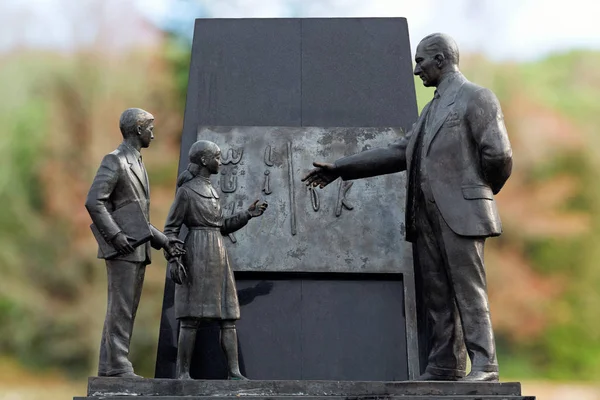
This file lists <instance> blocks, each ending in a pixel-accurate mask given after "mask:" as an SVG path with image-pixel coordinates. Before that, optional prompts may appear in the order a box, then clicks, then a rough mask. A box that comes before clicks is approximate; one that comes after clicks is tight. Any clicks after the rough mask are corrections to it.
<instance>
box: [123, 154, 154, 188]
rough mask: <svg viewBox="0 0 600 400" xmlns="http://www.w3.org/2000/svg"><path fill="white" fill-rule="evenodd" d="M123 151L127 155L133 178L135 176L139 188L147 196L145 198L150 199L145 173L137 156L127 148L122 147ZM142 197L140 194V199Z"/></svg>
mask: <svg viewBox="0 0 600 400" xmlns="http://www.w3.org/2000/svg"><path fill="white" fill-rule="evenodd" d="M122 149H123V152H124V153H125V158H126V160H127V163H128V164H129V169H130V170H131V172H132V174H133V176H135V178H136V179H137V181H138V183H139V187H140V188H141V189H142V192H143V194H145V196H146V197H148V189H147V187H146V184H145V183H144V179H145V176H144V172H143V171H142V169H141V168H140V164H139V163H138V160H137V159H136V157H135V155H134V154H133V153H132V152H131V150H129V149H128V148H127V146H122ZM141 195H142V193H140V197H141Z"/></svg>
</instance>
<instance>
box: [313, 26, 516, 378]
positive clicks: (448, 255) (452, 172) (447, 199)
mask: <svg viewBox="0 0 600 400" xmlns="http://www.w3.org/2000/svg"><path fill="white" fill-rule="evenodd" d="M458 59H459V53H458V47H457V45H456V43H455V42H454V40H453V39H452V38H450V37H449V36H447V35H445V34H440V33H435V34H432V35H429V36H427V37H425V38H424V39H423V40H421V42H420V43H419V45H418V47H417V52H416V55H415V63H416V66H415V70H414V74H415V75H418V76H419V77H420V78H421V80H422V81H423V85H424V86H427V87H431V86H434V87H436V88H437V90H436V91H435V95H434V98H433V99H432V100H431V101H430V102H429V103H428V104H427V105H426V106H425V108H424V109H423V112H422V113H421V115H420V117H419V119H418V120H417V122H416V123H415V125H413V128H412V130H411V131H410V132H409V133H408V134H407V135H406V136H405V137H404V138H402V139H400V140H398V141H396V142H394V143H392V144H390V145H389V146H388V147H387V148H377V149H372V150H368V151H364V152H362V153H359V154H355V155H352V156H348V157H344V158H341V159H339V160H337V161H335V163H334V164H326V163H318V162H315V163H314V166H315V167H316V168H315V169H313V170H311V171H310V172H309V173H308V174H307V175H306V176H304V177H303V178H302V180H303V181H306V182H307V185H313V186H320V187H321V188H323V187H324V186H326V185H327V184H329V183H331V182H332V181H334V180H335V179H337V178H338V177H341V178H342V179H344V180H348V179H358V178H366V177H371V176H376V175H382V174H389V173H393V172H399V171H404V170H407V171H408V179H407V186H408V191H407V196H406V199H407V200H406V240H408V241H410V242H412V243H413V246H414V248H415V250H416V256H417V258H418V272H417V273H419V274H420V276H421V279H422V282H423V291H424V298H425V306H426V309H427V312H428V317H429V318H430V320H431V321H432V329H431V335H430V343H429V344H430V351H429V356H428V363H427V368H426V370H425V373H424V374H422V375H421V376H420V377H419V379H420V380H458V379H461V378H462V380H467V381H498V362H497V360H496V349H495V343H494V334H493V331H492V323H491V319H490V309H489V303H488V298H487V293H486V278H485V268H484V263H483V248H484V243H485V239H486V238H487V237H490V236H498V235H500V234H501V232H502V226H501V223H500V217H499V215H498V210H497V208H496V203H495V201H494V196H493V195H494V194H497V193H498V192H499V191H500V189H502V186H503V185H504V183H505V182H506V180H507V179H508V177H509V176H510V173H511V170H512V150H511V146H510V142H509V140H508V135H507V133H506V127H505V126H504V121H503V116H502V111H501V109H500V104H499V102H498V100H497V98H496V96H495V95H494V94H493V93H492V92H491V91H490V90H488V89H485V88H482V87H480V86H477V85H475V84H474V83H471V82H469V81H468V80H467V79H466V78H465V77H464V76H463V75H462V74H461V73H460V71H459V69H458ZM465 348H466V352H465ZM467 352H468V355H469V357H470V359H471V364H472V368H471V372H470V373H469V375H467V376H466V377H465V372H466V371H465V369H466V353H467Z"/></svg>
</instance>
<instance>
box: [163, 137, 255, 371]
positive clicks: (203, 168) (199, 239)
mask: <svg viewBox="0 0 600 400" xmlns="http://www.w3.org/2000/svg"><path fill="white" fill-rule="evenodd" d="M189 159H190V164H189V165H188V167H187V170H185V171H184V172H183V173H182V174H181V175H180V176H179V178H178V179H177V194H176V196H175V201H174V202H173V205H172V206H171V210H170V211H169V216H168V217H167V222H166V224H165V230H164V233H165V234H166V235H167V237H178V236H179V231H180V229H181V226H182V225H185V226H186V227H187V228H188V229H189V233H188V234H187V237H186V239H185V245H184V248H185V250H186V253H185V255H184V256H183V257H182V259H181V262H180V261H179V259H178V258H177V259H174V258H171V259H170V260H169V264H170V267H171V278H172V279H173V280H174V281H175V283H177V285H176V287H175V314H176V317H177V319H178V320H179V322H180V330H179V342H178V352H177V377H178V378H179V379H191V377H190V364H191V361H192V353H193V351H194V344H195V341H196V331H197V329H198V325H199V323H200V320H201V319H211V320H219V321H220V323H221V346H222V348H223V350H224V352H225V355H226V357H227V363H228V366H229V379H247V378H245V377H244V376H243V375H242V374H241V372H240V367H239V361H238V348H237V332H236V329H235V320H237V319H239V318H240V307H239V303H238V297H237V292H236V286H235V281H234V277H233V271H232V269H231V265H230V264H229V259H228V257H227V251H226V250H225V246H224V243H223V236H224V235H227V234H229V233H232V232H235V231H237V230H238V229H240V228H242V227H244V226H245V225H246V224H247V223H248V220H250V219H251V218H254V217H259V216H261V215H262V214H263V212H264V211H265V210H266V208H267V204H266V203H264V202H260V203H259V201H258V200H256V201H255V202H254V203H253V204H252V205H251V206H250V207H249V208H248V210H246V211H243V212H240V213H237V214H235V215H233V216H231V217H223V213H222V211H221V205H220V203H219V195H218V194H217V191H216V190H215V189H214V188H213V186H212V185H211V183H210V180H209V177H210V175H212V174H217V173H218V172H219V167H220V166H221V150H220V149H219V147H218V146H217V145H216V144H215V143H213V142H209V141H205V140H200V141H198V142H196V143H194V144H193V145H192V147H191V149H190V152H189Z"/></svg>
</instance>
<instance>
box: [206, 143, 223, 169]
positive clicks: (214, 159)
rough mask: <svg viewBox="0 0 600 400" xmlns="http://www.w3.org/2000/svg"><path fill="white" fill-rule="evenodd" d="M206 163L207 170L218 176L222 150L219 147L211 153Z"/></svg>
mask: <svg viewBox="0 0 600 400" xmlns="http://www.w3.org/2000/svg"><path fill="white" fill-rule="evenodd" d="M205 163H206V164H205V165H206V168H208V171H209V172H210V173H211V174H218V173H219V168H220V167H221V149H219V148H218V147H217V148H216V149H215V151H214V152H211V153H209V154H208V156H207V158H206V159H205Z"/></svg>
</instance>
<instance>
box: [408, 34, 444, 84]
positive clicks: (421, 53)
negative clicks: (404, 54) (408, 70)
mask: <svg viewBox="0 0 600 400" xmlns="http://www.w3.org/2000/svg"><path fill="white" fill-rule="evenodd" d="M438 53H439V52H438V51H436V50H435V49H429V50H428V49H426V48H425V46H424V45H423V43H419V45H418V46H417V52H416V53H415V72H414V74H415V75H417V76H419V77H420V78H421V80H422V81H423V86H426V87H431V86H437V85H438V84H439V82H440V78H441V75H442V70H441V68H440V67H439V65H438V62H437V60H436V59H435V56H436V54H438Z"/></svg>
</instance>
